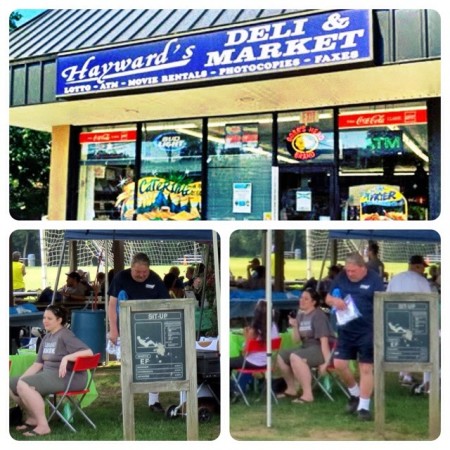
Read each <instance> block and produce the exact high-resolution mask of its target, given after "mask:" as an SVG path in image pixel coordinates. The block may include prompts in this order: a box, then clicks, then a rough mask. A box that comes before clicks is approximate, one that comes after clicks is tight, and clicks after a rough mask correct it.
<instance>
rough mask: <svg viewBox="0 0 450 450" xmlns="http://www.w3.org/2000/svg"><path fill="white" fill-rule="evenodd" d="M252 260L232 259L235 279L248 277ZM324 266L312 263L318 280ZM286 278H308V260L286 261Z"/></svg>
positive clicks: (389, 267)
mask: <svg viewBox="0 0 450 450" xmlns="http://www.w3.org/2000/svg"><path fill="white" fill-rule="evenodd" d="M250 259H251V258H250V257H247V258H230V270H231V273H232V274H233V275H234V276H235V277H239V276H241V277H242V278H246V277H247V266H248V262H249V260H250ZM321 266H322V261H318V260H315V261H312V262H311V273H312V276H313V277H315V278H316V279H318V278H319V276H320V269H321ZM328 266H329V263H327V264H325V268H324V274H323V276H326V274H327V267H328ZM406 269H407V264H404V263H386V264H385V270H386V272H388V273H389V276H391V274H396V273H398V272H401V271H403V270H406ZM284 277H285V279H286V280H303V279H305V278H306V277H307V261H306V259H286V260H285V265H284Z"/></svg>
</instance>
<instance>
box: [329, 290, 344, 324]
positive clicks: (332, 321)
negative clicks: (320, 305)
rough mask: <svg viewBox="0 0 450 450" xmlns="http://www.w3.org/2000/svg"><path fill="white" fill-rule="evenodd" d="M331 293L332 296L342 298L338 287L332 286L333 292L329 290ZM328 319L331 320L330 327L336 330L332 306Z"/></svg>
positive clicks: (334, 312) (334, 313)
mask: <svg viewBox="0 0 450 450" xmlns="http://www.w3.org/2000/svg"><path fill="white" fill-rule="evenodd" d="M331 295H332V296H333V297H338V298H342V292H341V290H340V289H339V288H334V289H333V292H331ZM330 321H331V327H332V328H333V330H334V331H337V319H336V308H335V307H334V306H333V307H332V308H331V315H330Z"/></svg>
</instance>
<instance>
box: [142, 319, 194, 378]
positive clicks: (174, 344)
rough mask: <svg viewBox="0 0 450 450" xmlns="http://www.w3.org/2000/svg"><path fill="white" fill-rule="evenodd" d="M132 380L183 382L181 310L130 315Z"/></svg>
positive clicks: (183, 360)
mask: <svg viewBox="0 0 450 450" xmlns="http://www.w3.org/2000/svg"><path fill="white" fill-rule="evenodd" d="M133 322H134V324H133V353H134V356H133V361H134V364H133V367H134V378H135V381H160V380H167V379H183V377H184V375H185V359H184V358H185V356H184V339H183V336H184V319H183V314H182V311H164V312H156V313H135V314H134V315H133Z"/></svg>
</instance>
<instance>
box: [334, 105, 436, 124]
mask: <svg viewBox="0 0 450 450" xmlns="http://www.w3.org/2000/svg"><path fill="white" fill-rule="evenodd" d="M426 123H427V110H426V109H408V110H398V111H379V112H372V113H361V114H343V115H340V116H339V128H368V127H385V126H389V125H418V124H426Z"/></svg>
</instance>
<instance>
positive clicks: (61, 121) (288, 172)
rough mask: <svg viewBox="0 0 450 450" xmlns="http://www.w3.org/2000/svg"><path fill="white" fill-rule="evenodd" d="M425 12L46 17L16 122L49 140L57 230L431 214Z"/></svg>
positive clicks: (19, 74) (436, 87) (434, 78)
mask: <svg viewBox="0 0 450 450" xmlns="http://www.w3.org/2000/svg"><path fill="white" fill-rule="evenodd" d="M440 54H441V38H440V17H439V14H438V13H437V12H436V11H432V10H337V11H329V10H326V11H324V10H320V11H319V10H317V11H311V10H308V11H305V10H48V11H46V12H45V13H43V14H42V15H40V16H38V17H37V18H36V19H35V20H34V21H32V22H30V23H28V24H25V25H24V26H23V27H20V28H18V29H17V30H16V31H14V32H13V33H12V34H11V35H10V125H12V126H20V127H24V128H32V129H37V130H42V131H50V132H51V133H52V156H51V181H50V197H49V211H48V219H50V220H432V219H435V218H436V217H437V216H438V215H439V213H440V207H441V200H440V198H441V197H440V185H441V181H440V170H441V167H440V152H441V148H440V142H441V138H440V135H441V131H440V123H441V107H440V97H441V80H440V71H441V59H440Z"/></svg>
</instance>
